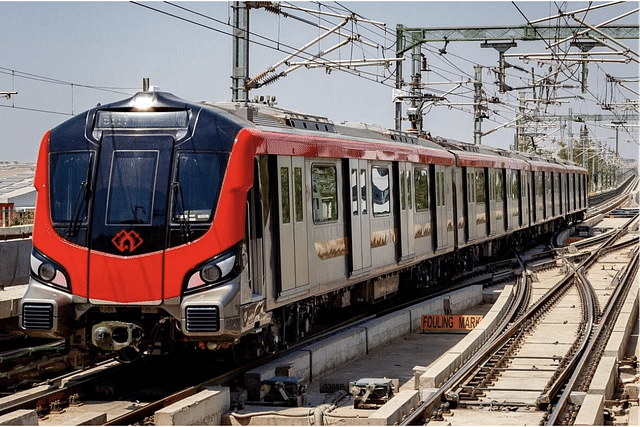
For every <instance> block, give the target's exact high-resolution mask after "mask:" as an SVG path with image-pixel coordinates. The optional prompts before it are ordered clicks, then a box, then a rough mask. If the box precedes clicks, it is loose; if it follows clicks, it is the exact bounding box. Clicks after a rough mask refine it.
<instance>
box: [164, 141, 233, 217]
mask: <svg viewBox="0 0 640 427" xmlns="http://www.w3.org/2000/svg"><path fill="white" fill-rule="evenodd" d="M224 162H225V159H224V158H223V157H221V156H220V155H218V154H216V153H202V152H182V153H180V154H179V156H178V166H177V168H178V169H177V171H176V179H177V182H176V183H175V184H174V189H173V215H172V216H173V220H174V221H189V222H208V221H210V220H211V219H212V217H213V210H214V208H215V206H216V204H217V203H218V196H219V193H220V186H221V184H222V178H221V177H222V174H223V171H222V169H223V167H224V166H223V165H224Z"/></svg>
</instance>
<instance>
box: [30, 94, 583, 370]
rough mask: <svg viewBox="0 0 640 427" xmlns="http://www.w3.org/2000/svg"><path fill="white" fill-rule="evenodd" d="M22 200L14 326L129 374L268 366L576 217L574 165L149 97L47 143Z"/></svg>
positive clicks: (289, 114)
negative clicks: (348, 312) (265, 362)
mask: <svg viewBox="0 0 640 427" xmlns="http://www.w3.org/2000/svg"><path fill="white" fill-rule="evenodd" d="M34 185H35V187H36V189H37V206H36V221H35V225H34V229H33V252H32V255H31V278H30V282H29V286H28V289H27V291H26V294H25V295H24V298H23V299H22V301H21V303H20V307H19V313H20V314H19V315H20V319H19V322H20V325H21V327H22V329H23V330H24V331H25V333H27V334H28V335H31V336H40V337H56V338H66V339H68V340H69V343H70V346H72V347H83V348H88V349H92V350H93V351H94V352H95V353H112V352H117V353H119V354H120V355H121V356H122V357H124V358H126V359H127V360H133V359H135V358H137V357H139V356H140V355H143V354H157V353H164V352H166V351H168V349H170V348H174V347H175V346H177V345H183V346H184V347H186V348H190V349H195V348H200V349H203V350H218V349H228V348H230V347H232V348H233V347H235V346H238V347H240V346H244V347H246V348H249V349H251V350H250V351H252V352H255V353H256V354H260V353H264V352H273V351H275V350H276V349H278V348H279V347H282V346H283V345H285V344H287V343H291V342H293V341H295V340H297V339H299V338H301V337H304V336H305V335H307V334H308V333H309V331H310V329H311V327H312V325H313V322H314V320H316V318H317V316H318V315H319V314H320V313H323V312H325V311H327V310H341V309H344V308H345V307H348V306H351V305H359V304H365V305H366V304H374V303H376V302H379V301H381V300H384V299H385V298H388V297H390V296H392V295H395V294H397V293H398V292H399V291H400V292H402V290H403V287H402V286H404V285H402V286H401V280H400V278H401V275H403V277H411V278H412V279H413V280H412V282H413V283H415V284H416V286H419V287H429V286H431V285H433V284H434V283H435V282H436V281H438V280H442V279H443V278H447V277H449V276H451V275H452V274H454V273H456V272H458V271H462V270H464V269H470V268H471V267H473V265H474V263H476V262H477V261H478V260H480V259H481V258H483V257H490V256H494V255H497V254H500V253H502V251H505V250H507V249H509V248H512V247H517V246H519V245H521V244H522V243H523V242H525V241H528V240H531V239H533V238H534V237H536V236H538V235H540V234H543V233H549V232H552V231H554V230H557V229H558V228H560V227H561V226H562V225H565V224H567V223H572V222H575V221H578V220H580V219H582V218H583V216H584V212H585V210H586V208H587V171H586V170H584V169H582V168H580V167H577V166H575V165H573V164H568V163H564V162H560V161H556V160H549V159H543V158H539V157H535V156H531V155H524V154H518V153H513V152H508V151H505V150H499V149H490V148H488V147H484V146H474V145H470V144H465V143H460V142H456V141H449V140H444V139H439V138H429V139H425V138H418V137H416V136H415V135H414V134H411V133H408V132H402V131H393V130H387V129H383V128H381V127H378V126H374V125H368V124H356V123H336V122H333V121H330V120H328V119H327V118H324V117H318V116H313V115H307V114H300V113H296V112H293V111H288V110H285V109H281V108H279V107H276V106H275V105H273V104H272V103H271V104H270V103H264V102H249V103H231V102H228V103H208V102H202V103H190V102H187V101H184V100H182V99H179V98H177V97H175V96H174V95H172V94H170V93H167V92H160V91H155V90H151V91H144V92H140V93H137V94H136V95H134V96H133V97H131V98H128V99H125V100H123V101H120V102H116V103H112V104H108V105H98V106H97V107H96V108H93V109H91V110H89V111H87V112H85V113H83V114H80V115H78V116H75V117H73V118H71V119H70V120H68V121H66V122H64V123H62V124H61V125H59V126H58V127H56V128H54V129H52V130H50V131H49V132H47V133H46V134H45V135H44V137H43V140H42V142H41V145H40V149H39V154H38V160H37V168H36V175H35V179H34Z"/></svg>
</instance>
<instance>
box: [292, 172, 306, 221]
mask: <svg viewBox="0 0 640 427" xmlns="http://www.w3.org/2000/svg"><path fill="white" fill-rule="evenodd" d="M293 187H294V188H293V190H294V192H295V194H294V198H295V202H296V222H302V221H304V213H303V207H304V206H303V198H302V168H293Z"/></svg>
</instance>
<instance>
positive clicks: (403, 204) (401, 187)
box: [400, 171, 407, 210]
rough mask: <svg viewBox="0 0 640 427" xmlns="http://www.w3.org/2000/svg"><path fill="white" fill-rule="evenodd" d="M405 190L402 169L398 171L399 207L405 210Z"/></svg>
mask: <svg viewBox="0 0 640 427" xmlns="http://www.w3.org/2000/svg"><path fill="white" fill-rule="evenodd" d="M405 198H406V192H405V190H404V171H402V172H400V209H401V210H405V209H406V208H407V204H406V202H405Z"/></svg>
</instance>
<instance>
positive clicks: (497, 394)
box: [480, 390, 540, 421]
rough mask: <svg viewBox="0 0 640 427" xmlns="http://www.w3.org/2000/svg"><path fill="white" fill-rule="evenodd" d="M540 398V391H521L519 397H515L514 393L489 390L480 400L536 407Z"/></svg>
mask: <svg viewBox="0 0 640 427" xmlns="http://www.w3.org/2000/svg"><path fill="white" fill-rule="evenodd" d="M538 397H540V392H538V391H519V392H518V395H517V396H515V395H514V393H513V391H507V390H488V391H486V392H485V396H484V397H483V398H482V399H480V400H481V401H483V402H493V401H495V402H498V403H504V402H507V403H524V404H526V405H532V406H535V404H536V401H537V399H538ZM538 421H539V420H538Z"/></svg>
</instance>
